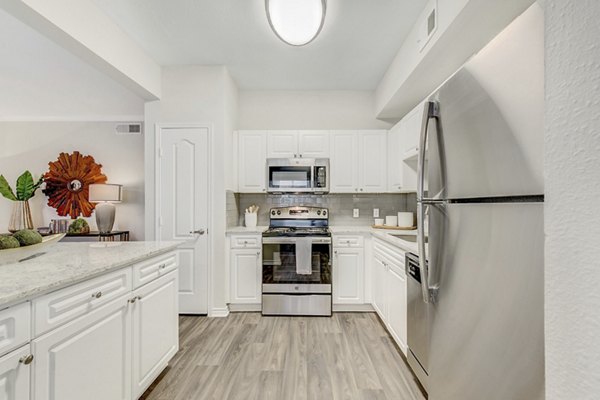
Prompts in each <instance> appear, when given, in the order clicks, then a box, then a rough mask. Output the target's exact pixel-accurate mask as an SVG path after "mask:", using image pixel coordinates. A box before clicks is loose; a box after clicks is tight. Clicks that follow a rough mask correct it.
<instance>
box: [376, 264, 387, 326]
mask: <svg viewBox="0 0 600 400" xmlns="http://www.w3.org/2000/svg"><path fill="white" fill-rule="evenodd" d="M386 276H387V266H386V265H385V262H384V261H383V260H382V259H380V258H378V257H377V256H375V258H374V259H373V307H374V308H375V311H377V314H379V317H381V319H382V320H383V321H384V322H385V319H386V316H387V309H386V301H387V298H386V293H385V291H386V284H385V279H386Z"/></svg>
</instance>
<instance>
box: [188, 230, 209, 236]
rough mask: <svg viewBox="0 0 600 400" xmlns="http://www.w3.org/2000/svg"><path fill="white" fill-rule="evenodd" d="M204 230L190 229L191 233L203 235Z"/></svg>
mask: <svg viewBox="0 0 600 400" xmlns="http://www.w3.org/2000/svg"><path fill="white" fill-rule="evenodd" d="M205 232H206V231H205V230H204V229H198V230H197V231H190V233H191V234H198V235H204V233H205Z"/></svg>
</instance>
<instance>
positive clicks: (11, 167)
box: [0, 122, 144, 240]
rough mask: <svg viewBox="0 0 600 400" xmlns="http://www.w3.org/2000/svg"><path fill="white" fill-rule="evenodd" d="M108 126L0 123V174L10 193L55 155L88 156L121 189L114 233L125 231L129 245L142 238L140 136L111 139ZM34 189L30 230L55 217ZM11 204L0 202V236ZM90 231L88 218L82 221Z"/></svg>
mask: <svg viewBox="0 0 600 400" xmlns="http://www.w3.org/2000/svg"><path fill="white" fill-rule="evenodd" d="M114 126H115V124H114V123H106V122H104V123H99V122H95V123H91V122H87V123H86V122H0V174H2V175H4V176H5V177H6V178H7V180H8V181H9V183H10V184H11V186H12V187H13V189H14V183H15V181H16V179H17V177H18V176H19V175H21V173H23V172H24V171H25V170H29V171H31V173H32V174H33V175H34V177H36V178H37V177H38V176H40V175H41V174H42V173H44V172H46V171H47V170H48V162H50V161H55V160H56V159H57V157H58V155H59V154H60V153H61V152H68V153H71V152H73V151H75V150H77V151H79V152H81V153H82V154H86V155H87V154H89V155H92V156H93V157H94V158H95V160H96V162H97V163H99V164H102V172H103V173H104V174H105V175H106V176H107V177H108V181H109V182H112V183H119V184H122V185H123V189H124V201H123V202H122V203H121V204H117V206H116V207H117V217H116V223H115V229H116V230H118V229H123V230H129V231H131V240H143V239H144V170H143V168H144V139H143V137H142V136H141V135H139V136H131V135H116V134H115V133H114ZM46 202H47V197H46V196H45V195H44V194H43V193H42V192H41V190H38V192H37V194H36V196H35V197H34V198H33V199H32V200H31V207H32V214H33V220H34V224H35V226H47V225H48V224H49V222H50V219H54V218H69V217H58V216H57V215H56V210H55V209H54V208H51V207H48V206H47V205H46ZM11 209H12V202H11V201H9V200H6V199H5V198H3V197H0V232H5V231H6V230H7V228H8V222H9V219H10V212H11ZM88 221H89V223H90V225H91V228H92V229H93V230H94V229H96V221H95V218H94V216H93V215H92V218H89V219H88Z"/></svg>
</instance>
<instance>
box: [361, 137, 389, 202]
mask: <svg viewBox="0 0 600 400" xmlns="http://www.w3.org/2000/svg"><path fill="white" fill-rule="evenodd" d="M359 142H360V145H359V148H360V154H359V166H360V167H359V184H358V187H359V192H366V193H383V192H386V191H387V162H386V160H387V148H386V143H387V132H386V131H377V132H361V133H360V134H359Z"/></svg>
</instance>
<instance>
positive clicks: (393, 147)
mask: <svg viewBox="0 0 600 400" xmlns="http://www.w3.org/2000/svg"><path fill="white" fill-rule="evenodd" d="M403 126H404V125H403V124H402V121H400V122H398V123H397V124H396V125H394V127H393V128H392V129H390V131H389V132H388V143H387V163H388V173H387V176H388V192H391V193H398V192H401V191H402V190H403V189H404V187H403V186H404V182H403V179H402V177H403V164H404V163H403V162H402V159H403V155H404V151H403V147H402V134H403V129H402V128H403Z"/></svg>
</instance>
